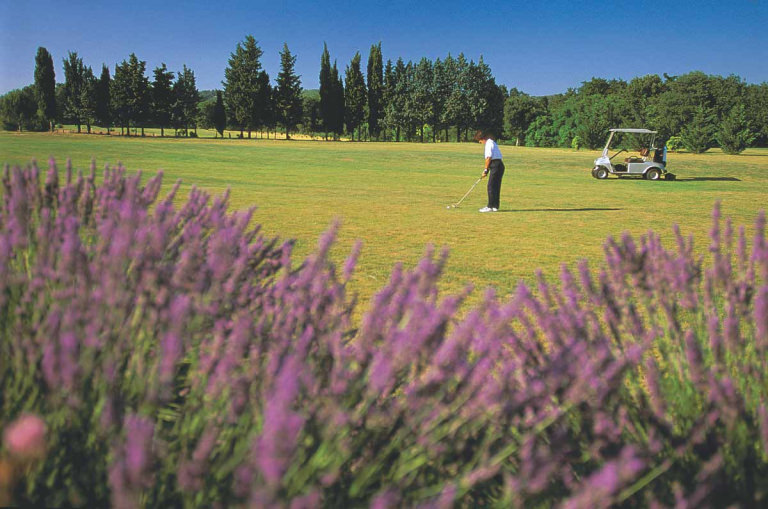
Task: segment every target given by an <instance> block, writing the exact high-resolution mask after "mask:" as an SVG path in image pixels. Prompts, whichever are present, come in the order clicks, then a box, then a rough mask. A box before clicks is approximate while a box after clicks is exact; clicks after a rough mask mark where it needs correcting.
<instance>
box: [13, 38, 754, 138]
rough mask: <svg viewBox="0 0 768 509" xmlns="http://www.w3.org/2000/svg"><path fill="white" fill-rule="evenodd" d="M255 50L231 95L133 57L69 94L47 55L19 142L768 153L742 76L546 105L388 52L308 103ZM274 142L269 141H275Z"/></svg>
mask: <svg viewBox="0 0 768 509" xmlns="http://www.w3.org/2000/svg"><path fill="white" fill-rule="evenodd" d="M262 56H263V51H262V50H261V48H260V47H259V45H258V43H257V42H256V40H255V39H254V37H253V36H251V35H249V36H247V37H245V39H244V40H243V41H241V42H238V43H237V46H236V48H235V50H234V51H233V52H232V53H231V55H230V58H229V60H228V62H227V68H226V69H225V73H224V75H225V79H224V81H223V82H222V89H221V90H216V91H205V92H202V93H201V92H200V91H198V89H197V86H196V82H195V75H194V72H193V71H192V70H191V69H189V68H187V66H186V65H185V66H183V68H182V70H181V71H178V72H176V73H174V72H173V71H170V70H168V69H167V67H166V65H165V64H162V65H160V66H159V67H157V68H155V69H154V70H153V72H152V80H150V79H149V77H147V75H146V74H147V72H146V62H145V61H142V60H139V59H138V57H137V56H136V55H135V54H131V55H130V56H129V58H128V59H127V60H124V61H123V62H121V63H120V64H117V65H116V66H115V70H114V76H112V75H110V69H109V68H108V67H107V66H106V65H103V66H102V70H101V74H100V76H99V77H98V78H97V77H96V76H95V75H94V73H93V71H92V69H91V68H90V67H88V66H85V65H84V64H83V61H82V58H80V57H79V56H78V55H77V53H75V52H70V53H69V54H68V57H67V58H66V59H64V60H63V70H64V82H63V83H60V84H56V83H55V72H54V66H53V59H52V57H51V55H50V53H48V51H47V50H46V49H45V48H42V47H41V48H39V49H38V52H37V55H36V57H35V82H34V84H32V85H29V86H27V87H25V88H23V89H21V90H14V91H11V92H9V93H7V94H5V95H4V96H2V97H0V120H2V123H3V126H4V127H5V128H6V129H19V130H21V129H37V130H43V129H46V128H47V129H52V128H53V125H54V123H56V122H66V123H72V124H76V125H77V129H78V132H80V130H81V126H82V125H85V126H86V130H87V132H90V130H91V126H92V125H99V126H101V127H106V128H107V129H112V128H113V127H114V128H115V129H120V131H121V133H123V134H130V133H131V129H134V130H135V131H136V130H141V132H142V134H143V129H144V128H145V127H155V128H160V129H161V135H164V134H165V129H173V130H174V134H175V135H188V136H189V135H195V134H196V128H197V127H198V126H200V127H203V128H213V129H215V130H216V132H217V133H219V134H220V135H222V136H223V133H224V130H225V129H227V128H228V129H230V130H234V131H239V133H240V134H239V136H240V137H248V138H250V137H251V136H252V132H253V131H258V132H262V131H266V132H267V133H269V132H270V131H276V130H278V129H280V130H282V131H284V132H285V134H286V137H290V133H292V132H296V131H301V132H306V133H324V135H325V138H326V139H328V138H331V139H338V138H339V137H341V136H343V135H347V136H349V137H351V139H353V140H354V139H357V140H364V139H365V140H384V141H417V140H418V141H421V142H424V141H430V140H431V141H433V142H434V141H438V140H439V141H452V140H458V141H461V140H466V139H469V138H470V136H469V133H471V132H472V131H474V130H475V129H484V130H486V131H490V132H492V133H493V134H495V135H496V136H497V137H500V138H506V139H508V140H511V141H512V142H514V143H516V144H521V145H528V146H549V147H568V146H570V147H576V148H578V147H581V146H584V147H588V148H597V147H598V146H600V145H601V143H602V142H603V140H604V137H605V133H606V131H607V129H609V128H611V127H628V126H631V127H647V128H651V129H655V130H658V131H659V132H660V134H661V137H662V139H664V140H667V142H668V144H669V145H670V146H671V147H673V148H674V147H683V148H686V149H687V150H691V151H694V152H701V151H704V150H707V149H709V148H711V147H713V146H720V147H721V148H723V150H725V151H727V152H732V153H738V152H740V151H741V150H743V149H744V148H745V147H747V146H750V145H752V146H766V145H767V144H768V84H766V83H763V84H760V85H753V84H747V83H745V82H744V81H743V80H742V79H741V78H739V77H738V76H728V77H721V76H710V75H706V74H704V73H701V72H692V73H689V74H685V75H681V76H668V75H666V74H664V75H663V77H660V76H657V75H647V76H641V77H637V78H634V79H632V80H631V81H629V82H626V81H623V80H617V79H614V80H606V79H602V78H593V79H592V80H590V81H587V82H584V83H582V84H581V86H580V87H579V88H576V89H569V90H568V91H566V92H565V93H562V94H556V95H552V96H544V97H534V96H530V95H528V94H525V93H524V92H521V91H519V90H517V89H516V88H512V89H511V90H508V89H507V88H506V87H505V86H503V85H498V84H497V83H496V81H495V78H494V77H493V74H492V72H491V69H490V67H489V66H488V65H487V64H486V63H485V62H484V61H483V59H482V57H481V58H480V59H479V61H478V62H474V61H473V60H468V59H467V58H466V57H465V56H464V55H463V54H459V55H458V57H453V56H451V55H450V54H449V55H447V56H446V57H445V58H443V59H440V58H437V59H435V60H434V61H432V60H430V59H427V58H422V59H421V60H419V61H418V62H412V61H408V62H405V61H404V60H403V59H402V58H398V59H397V60H396V61H394V62H393V61H392V60H387V61H386V64H385V63H384V61H383V57H382V50H381V43H378V44H374V45H372V46H371V48H370V52H369V55H368V62H367V67H366V69H365V75H364V72H363V68H362V62H361V55H360V53H359V52H358V53H356V54H355V55H354V56H353V57H352V60H351V61H350V62H349V64H348V65H347V66H346V68H345V69H344V70H343V71H342V70H341V69H340V68H339V66H338V65H337V62H336V61H335V60H334V61H333V62H332V60H331V56H330V53H329V51H328V47H327V46H326V45H324V47H323V52H322V54H321V57H320V74H319V82H320V86H319V90H317V91H313V90H304V89H303V88H302V85H301V79H300V77H299V76H297V75H296V72H295V63H296V56H294V55H293V54H292V53H291V52H290V50H289V49H288V46H287V44H284V45H283V50H282V51H281V52H280V71H279V73H278V75H277V77H276V79H275V81H274V83H273V81H272V80H271V79H270V76H269V75H268V73H267V72H266V71H265V70H264V69H263V67H262V64H261V57H262ZM267 135H269V134H267Z"/></svg>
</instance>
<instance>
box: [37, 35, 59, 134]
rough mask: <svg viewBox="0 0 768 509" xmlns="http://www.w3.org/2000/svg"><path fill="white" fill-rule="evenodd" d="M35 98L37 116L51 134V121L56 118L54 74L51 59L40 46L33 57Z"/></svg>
mask: <svg viewBox="0 0 768 509" xmlns="http://www.w3.org/2000/svg"><path fill="white" fill-rule="evenodd" d="M35 96H36V99H37V111H38V115H39V116H40V117H41V118H42V120H43V121H44V122H48V128H49V130H50V131H51V132H53V121H54V120H55V118H56V72H55V71H54V68H53V57H51V54H50V53H48V50H47V49H45V48H43V47H42V46H41V47H39V48H37V55H35Z"/></svg>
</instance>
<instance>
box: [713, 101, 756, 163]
mask: <svg viewBox="0 0 768 509" xmlns="http://www.w3.org/2000/svg"><path fill="white" fill-rule="evenodd" d="M715 138H716V139H717V143H718V145H720V148H721V149H722V151H723V152H725V153H726V154H741V153H742V152H744V149H746V148H747V147H748V146H749V144H750V143H752V142H753V141H755V138H756V135H755V133H753V132H752V129H751V126H750V125H749V122H748V121H747V118H746V112H745V109H744V105H743V104H740V105H737V106H734V107H733V109H731V111H730V112H729V113H728V115H726V116H725V118H723V120H722V121H721V122H720V128H719V129H718V131H717V134H716V135H715Z"/></svg>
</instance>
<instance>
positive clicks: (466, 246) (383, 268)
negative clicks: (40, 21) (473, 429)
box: [0, 133, 768, 300]
mask: <svg viewBox="0 0 768 509" xmlns="http://www.w3.org/2000/svg"><path fill="white" fill-rule="evenodd" d="M502 151H503V153H504V156H505V162H506V166H507V172H506V175H505V177H504V182H503V186H502V199H501V208H502V211H501V212H500V213H496V214H479V213H478V212H477V209H478V208H479V207H481V206H483V205H484V204H485V181H483V182H482V183H481V184H479V185H478V186H477V188H476V189H475V191H474V192H473V194H471V195H470V196H469V197H468V198H467V199H466V200H465V202H464V204H463V205H462V207H461V208H459V209H455V210H446V205H448V204H450V203H453V202H455V201H456V200H458V199H459V198H460V197H461V196H462V195H463V194H464V193H465V192H466V191H467V190H468V189H469V187H470V186H471V185H472V183H473V182H474V181H475V180H476V179H477V177H478V176H479V174H480V170H481V169H482V147H480V146H479V145H474V144H438V145H432V144H424V145H421V144H405V143H400V144H396V143H324V142H301V141H291V142H285V141H272V140H270V141H267V140H252V141H248V140H212V139H205V138H202V139H196V140H195V139H193V140H184V139H158V138H148V139H140V138H121V137H106V136H85V135H80V136H77V135H71V136H69V135H55V136H51V135H48V134H22V135H17V134H14V133H0V161H2V162H3V163H10V164H22V165H23V164H26V163H28V162H29V161H30V159H32V158H36V159H37V160H39V161H45V160H46V159H47V158H48V157H49V156H54V157H55V158H56V159H57V161H58V162H59V163H60V165H61V166H62V167H63V165H64V161H65V160H66V159H67V158H71V159H72V161H73V163H74V166H75V167H76V168H87V167H88V164H89V161H90V159H91V158H92V157H95V158H96V159H97V164H98V165H99V167H103V165H105V164H115V163H117V162H118V161H120V162H122V163H123V164H124V165H125V166H126V167H127V168H128V170H130V171H133V170H138V169H142V170H145V171H146V172H148V173H154V172H155V171H156V170H157V169H163V170H164V171H165V174H166V180H165V184H166V185H167V186H168V185H170V184H171V183H172V182H173V181H175V180H176V179H177V178H180V179H182V180H183V182H184V188H185V189H188V188H189V186H191V185H193V184H194V185H197V186H199V187H203V188H205V189H207V190H209V191H210V192H211V193H213V194H219V193H221V192H223V191H224V190H225V189H226V188H227V187H230V188H231V205H232V207H233V208H235V209H243V208H247V207H249V206H252V205H256V206H258V210H257V211H256V213H255V220H256V221H257V222H259V223H261V224H262V225H263V226H264V231H265V232H266V233H267V234H269V235H279V236H281V237H290V238H295V239H297V241H298V243H297V252H298V254H300V255H304V254H306V253H307V252H309V251H310V250H311V249H312V248H313V247H314V245H315V242H316V240H317V238H318V236H319V235H320V234H321V232H322V231H323V230H325V229H326V227H327V226H328V225H329V223H330V222H331V221H332V220H333V219H334V218H336V217H338V218H341V219H342V230H341V234H340V238H339V243H338V246H337V248H336V250H335V255H336V256H338V258H339V260H341V259H342V258H343V257H344V256H345V255H346V253H347V252H348V251H349V249H350V248H351V246H352V244H353V242H354V241H355V239H362V240H363V242H364V247H363V254H362V257H361V259H360V262H359V264H358V272H357V275H356V277H355V280H354V290H356V291H358V292H359V293H360V295H361V297H362V299H363V300H367V299H369V298H370V297H371V295H373V293H374V292H376V291H377V290H378V289H380V288H381V287H382V286H383V285H384V284H385V282H386V280H387V277H388V275H389V273H390V271H391V268H392V266H393V264H395V263H396V262H398V261H402V262H404V263H405V264H406V266H412V265H413V264H415V263H416V262H417V261H418V259H419V258H420V257H421V255H422V254H423V253H424V250H425V246H426V245H427V244H428V243H431V244H434V245H436V246H437V247H441V246H444V245H447V246H449V247H450V250H451V257H450V261H449V266H448V269H447V274H446V277H445V281H444V288H445V289H446V290H449V291H454V290H457V289H459V288H461V287H462V286H464V284H466V283H467V282H473V283H474V284H475V286H476V287H478V288H484V287H486V286H489V285H492V286H495V287H496V288H497V290H498V292H499V293H500V294H502V295H503V294H508V293H510V292H512V291H513V290H514V286H515V284H516V282H517V281H518V280H520V279H523V280H526V281H531V280H532V279H533V274H534V271H535V270H536V269H537V268H542V269H543V270H544V272H545V273H547V274H549V275H555V273H556V272H557V271H559V267H560V264H561V263H567V264H569V265H573V264H574V263H575V262H576V261H577V260H578V259H580V258H584V257H586V258H589V259H594V260H598V259H599V258H600V257H601V256H602V244H603V241H604V240H605V238H606V237H607V236H609V235H620V234H621V233H622V232H623V231H630V232H631V233H633V234H636V235H640V234H642V233H645V232H646V231H647V230H648V229H653V230H655V231H656V232H659V233H661V234H662V236H663V237H664V238H665V239H671V225H672V224H673V223H678V224H679V225H680V226H681V228H682V230H683V233H684V234H686V235H687V234H693V235H694V236H695V237H696V238H697V239H698V244H697V246H698V249H699V250H700V251H701V252H702V253H704V252H705V250H706V247H707V245H708V239H707V238H706V236H707V233H708V231H709V227H710V222H711V219H710V213H711V210H712V205H713V203H714V202H715V200H722V203H723V213H724V214H725V215H730V216H732V217H733V218H734V220H735V221H736V223H737V224H748V225H751V224H752V222H753V220H754V218H755V215H756V213H757V211H758V210H759V209H760V208H765V207H766V203H768V200H767V199H766V198H767V197H768V191H767V190H768V150H749V151H747V152H745V153H744V154H742V155H740V156H726V155H723V154H721V153H720V152H719V151H717V150H716V151H712V153H707V154H702V155H691V154H670V168H671V170H672V171H673V172H675V173H677V175H678V178H679V180H677V181H675V182H665V181H661V182H646V181H643V180H631V179H616V178H611V179H609V180H607V181H597V180H595V179H593V178H592V177H591V176H590V175H589V171H588V170H589V169H590V168H591V167H592V161H593V159H594V158H595V156H596V155H597V153H596V152H589V151H580V152H576V151H572V150H562V149H533V148H522V147H502ZM668 245H670V246H671V245H672V244H671V243H669V242H668ZM475 295H476V297H475V298H478V297H479V295H480V292H476V294H475Z"/></svg>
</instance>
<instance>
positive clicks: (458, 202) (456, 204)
mask: <svg viewBox="0 0 768 509" xmlns="http://www.w3.org/2000/svg"><path fill="white" fill-rule="evenodd" d="M481 180H483V177H480V178H479V179H477V180H476V181H475V183H474V184H472V187H470V188H469V191H467V192H466V193H464V196H462V197H461V200H459V201H457V202H456V203H454V204H453V205H448V206H447V207H445V208H447V209H455V208H456V207H458V206H459V205H460V204H461V202H463V201H464V198H466V197H467V196H469V193H471V192H472V190H473V189H474V188H475V186H476V185H477V184H479V183H480V181H481Z"/></svg>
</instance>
